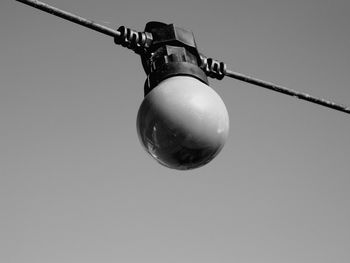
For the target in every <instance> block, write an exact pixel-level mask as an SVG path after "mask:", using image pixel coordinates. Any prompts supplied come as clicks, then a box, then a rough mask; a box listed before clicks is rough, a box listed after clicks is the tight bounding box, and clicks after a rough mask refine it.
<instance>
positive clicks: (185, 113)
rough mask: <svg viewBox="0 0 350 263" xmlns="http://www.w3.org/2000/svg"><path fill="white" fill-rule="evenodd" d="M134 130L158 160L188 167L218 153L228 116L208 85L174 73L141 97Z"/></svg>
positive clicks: (166, 164) (183, 168)
mask: <svg viewBox="0 0 350 263" xmlns="http://www.w3.org/2000/svg"><path fill="white" fill-rule="evenodd" d="M137 132H138V136H139V139H140V142H141V144H142V145H143V146H144V148H145V150H146V151H147V152H148V153H149V154H150V155H151V156H152V157H153V158H155V159H156V160H157V161H158V162H159V163H161V164H162V165H165V166H167V167H169V168H173V169H179V170H187V169H193V168H197V167H200V166H203V165H205V164H206V163H208V162H210V161H211V160H212V159H213V158H214V157H215V156H216V155H217V154H218V153H219V152H220V150H221V149H222V147H223V146H224V144H225V141H226V139H227V136H228V132H229V117H228V113H227V110H226V107H225V104H224V102H223V101H222V99H221V98H220V96H219V95H218V94H217V93H216V92H215V91H214V90H213V89H211V88H210V87H209V86H208V85H206V84H204V83H203V82H201V81H199V80H197V79H196V78H193V77H190V76H174V77H170V78H167V79H165V80H163V81H162V82H160V83H159V84H158V85H157V86H156V87H155V88H153V89H152V90H151V91H150V92H149V93H148V94H147V95H146V97H145V98H144V101H143V102H142V104H141V106H140V109H139V112H138V116H137Z"/></svg>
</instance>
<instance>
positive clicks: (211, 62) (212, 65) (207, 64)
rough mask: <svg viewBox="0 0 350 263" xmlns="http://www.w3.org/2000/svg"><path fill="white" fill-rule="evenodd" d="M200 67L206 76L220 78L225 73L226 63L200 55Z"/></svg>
mask: <svg viewBox="0 0 350 263" xmlns="http://www.w3.org/2000/svg"><path fill="white" fill-rule="evenodd" d="M201 63H202V64H201V69H202V70H204V72H205V74H207V76H208V77H211V78H216V79H218V80H221V79H223V78H224V77H225V75H226V64H225V63H224V62H219V61H217V60H215V59H212V58H207V57H205V56H203V55H201Z"/></svg>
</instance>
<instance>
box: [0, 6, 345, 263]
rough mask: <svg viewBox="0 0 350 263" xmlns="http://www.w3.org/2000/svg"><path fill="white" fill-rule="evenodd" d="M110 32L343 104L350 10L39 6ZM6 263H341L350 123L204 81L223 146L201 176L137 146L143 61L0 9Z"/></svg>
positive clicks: (231, 84)
mask: <svg viewBox="0 0 350 263" xmlns="http://www.w3.org/2000/svg"><path fill="white" fill-rule="evenodd" d="M47 3H49V4H51V5H54V6H57V7H59V8H61V9H64V10H67V11H71V12H74V13H77V14H79V15H81V16H84V17H86V18H89V19H94V20H95V21H97V22H99V23H103V24H105V25H106V26H110V27H116V28H117V27H118V26H119V25H126V26H129V27H131V28H134V29H136V30H140V31H142V30H143V28H144V25H145V24H146V22H148V21H150V20H159V21H163V22H166V23H176V24H177V25H179V26H183V27H185V28H187V29H190V30H192V31H193V32H194V33H195V36H196V40H197V44H198V46H199V49H200V50H201V51H202V52H203V53H204V54H206V55H207V56H211V57H214V58H217V59H219V60H223V61H225V62H226V63H227V64H228V67H229V68H230V69H232V70H235V71H238V72H241V73H244V74H250V75H252V76H256V77H258V78H261V79H264V80H267V81H273V82H276V83H279V84H282V85H284V86H286V87H289V88H292V89H295V90H298V91H303V92H307V93H310V94H313V95H315V96H318V97H324V98H328V99H331V100H334V101H336V102H339V103H343V104H350V87H349V83H350V27H349V25H350V16H349V13H350V2H349V1H348V0H333V1H325V0H318V1H316V0H294V1H287V0H282V1H281V0H279V1H277V0H266V1H262V0H244V1H243V0H237V1H229V0H216V1H207V0H202V1H200V0H177V1H164V0H162V1H161V0H142V1H141V0H139V1H136V0H128V1H112V0H100V1H92V0H85V1H83V0H49V1H47ZM0 36H1V37H0V58H1V60H0V80H1V82H0V146H1V148H0V262H6V263H21V262H23V263H24V262H25V263H47V262H50V263H62V262H65V263H69V262H72V263H73V262H74V263H75V262H84V263H93V262H102V263H109V262H123V263H137V262H140V263H141V262H142V263H148V262H149V263H180V262H181V263H209V262H210V263H212V262H219V263H232V262H237V263H265V262H266V263H295V262H298V263H329V262H337V263H348V262H349V261H350V223H349V222H350V138H349V134H350V115H346V114H345V113H341V112H337V111H334V110H330V109H327V108H323V107H321V106H318V105H315V104H311V103H308V102H304V101H300V100H297V99H294V98H292V97H289V96H285V95H281V94H278V93H274V92H272V91H269V90H264V89H263V88H259V87H254V86H251V85H248V84H246V83H241V82H238V81H236V80H233V79H228V78H227V79H224V80H222V81H216V80H211V86H212V87H213V88H214V89H215V90H216V91H217V92H218V93H219V94H220V96H221V97H222V98H223V100H224V101H225V104H226V106H227V108H228V112H229V114H230V124H231V126H230V136H229V140H228V142H227V144H226V146H225V147H224V149H223V151H222V152H221V153H220V154H219V155H218V156H217V157H216V159H214V160H213V161H212V162H211V163H209V164H208V165H206V166H204V167H202V168H200V169H197V170H192V171H187V172H183V171H176V170H170V169H167V168H165V167H163V166H161V165H159V164H158V163H156V162H155V161H153V160H152V159H151V158H150V157H149V156H148V155H147V154H146V153H145V151H144V150H143V148H142V147H141V145H140V143H139V141H138V138H137V133H136V128H135V126H136V115H137V111H138V108H139V105H140V103H141V102H142V99H143V83H144V80H145V74H144V72H143V69H142V66H141V63H140V59H139V57H138V56H137V55H136V54H134V53H132V52H131V51H129V50H127V49H124V48H122V47H120V46H115V45H114V43H113V39H111V38H110V37H107V36H104V35H102V34H100V33H97V32H94V31H91V30H89V29H85V28H83V27H81V26H78V25H75V24H72V23H70V22H67V21H64V20H62V19H60V18H56V17H54V16H51V15H48V14H46V13H43V12H41V11H38V10H35V9H33V8H31V7H28V6H25V5H23V4H21V3H18V2H15V1H14V0H11V1H1V3H0Z"/></svg>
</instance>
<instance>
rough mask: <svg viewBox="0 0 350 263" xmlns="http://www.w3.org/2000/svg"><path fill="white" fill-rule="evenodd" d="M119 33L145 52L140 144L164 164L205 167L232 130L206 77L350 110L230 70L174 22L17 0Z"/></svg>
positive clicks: (120, 41)
mask: <svg viewBox="0 0 350 263" xmlns="http://www.w3.org/2000/svg"><path fill="white" fill-rule="evenodd" d="M16 1H18V2H22V3H25V4H27V5H30V6H33V7H35V8H38V9H40V10H43V11H45V12H48V13H50V14H53V15H56V16H59V17H61V18H64V19H67V20H69V21H72V22H74V23H77V24H80V25H83V26H85V27H88V28H90V29H93V30H96V31H98V32H101V33H103V34H106V35H109V36H112V37H114V42H115V43H116V44H119V45H122V46H124V47H127V48H129V49H132V50H133V51H135V52H136V53H137V54H139V55H140V56H141V61H142V65H143V68H144V70H145V72H146V74H147V79H146V81H145V84H144V94H145V98H144V100H143V102H142V104H141V106H140V108H139V111H138V115H137V132H138V136H139V139H140V142H141V144H142V145H143V147H144V148H145V149H146V151H147V152H148V153H149V154H150V155H151V156H152V157H153V158H155V159H156V160H157V161H158V162H159V163H161V164H163V165H165V166H167V167H169V168H174V169H180V170H186V169H193V168H197V167H200V166H203V165H205V164H206V163H208V162H210V161H211V160H212V159H213V158H214V157H215V156H216V155H217V154H218V153H219V152H220V150H221V149H222V147H223V146H224V144H225V141H226V139H227V136H228V132H229V117H228V113H227V110H226V107H225V104H224V102H223V101H222V99H221V98H220V97H219V95H218V94H217V93H216V92H215V91H214V90H213V89H211V88H210V87H209V86H208V79H207V77H212V78H216V79H222V78H223V77H224V76H229V77H232V78H235V79H238V80H241V81H245V82H248V83H251V84H254V85H258V86H260V87H264V88H267V89H271V90H274V91H278V92H281V93H284V94H287V95H291V96H294V97H297V98H299V99H303V100H306V101H309V102H313V103H316V104H319V105H322V106H325V107H328V108H332V109H335V110H339V111H343V112H345V113H350V108H349V107H346V106H343V105H339V104H336V103H333V102H330V101H327V100H324V99H318V98H315V97H313V96H310V95H308V94H304V93H300V92H296V91H293V90H290V89H287V88H285V87H281V86H279V85H275V84H272V83H269V82H265V81H262V80H259V79H256V78H252V77H249V76H246V75H243V74H240V73H236V72H233V71H230V70H227V68H226V65H225V64H224V63H223V62H218V61H216V60H213V59H211V58H207V57H205V56H203V55H202V54H200V53H199V52H198V49H197V46H196V42H195V39H194V36H193V34H192V32H190V31H187V30H185V29H182V28H179V27H176V26H175V25H173V24H164V23H160V22H149V23H147V25H146V27H145V30H144V32H137V31H134V30H131V29H129V28H126V27H124V26H121V27H119V29H118V30H114V29H111V28H108V27H105V26H103V25H99V24H97V23H95V22H93V21H90V20H86V19H84V18H82V17H79V16H76V15H74V14H71V13H69V12H65V11H62V10H60V9H57V8H55V7H52V6H49V5H47V4H45V3H42V2H39V1H34V0H16Z"/></svg>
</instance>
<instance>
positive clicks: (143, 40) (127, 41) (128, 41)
mask: <svg viewBox="0 0 350 263" xmlns="http://www.w3.org/2000/svg"><path fill="white" fill-rule="evenodd" d="M118 32H120V36H118V37H115V38H114V43H116V44H117V45H121V46H123V47H126V48H129V49H131V50H133V51H135V53H137V54H144V53H145V52H146V50H147V49H148V48H149V47H150V46H151V44H152V41H153V37H152V34H151V33H149V32H137V31H135V30H132V29H130V28H127V27H125V26H120V27H119V28H118Z"/></svg>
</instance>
